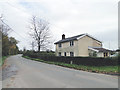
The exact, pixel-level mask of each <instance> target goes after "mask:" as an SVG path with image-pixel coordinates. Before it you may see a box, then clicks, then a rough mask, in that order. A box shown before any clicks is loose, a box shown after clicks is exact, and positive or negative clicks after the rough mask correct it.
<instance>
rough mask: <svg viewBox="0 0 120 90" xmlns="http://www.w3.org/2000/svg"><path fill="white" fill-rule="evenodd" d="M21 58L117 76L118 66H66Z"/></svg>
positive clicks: (64, 65)
mask: <svg viewBox="0 0 120 90" xmlns="http://www.w3.org/2000/svg"><path fill="white" fill-rule="evenodd" d="M23 57H24V58H27V59H31V60H34V61H39V62H44V63H48V64H54V65H59V66H63V67H68V68H73V69H77V70H83V71H88V72H94V73H103V74H111V75H118V66H100V67H98V66H84V65H76V64H66V63H61V62H51V61H45V60H41V59H35V58H30V57H28V56H23Z"/></svg>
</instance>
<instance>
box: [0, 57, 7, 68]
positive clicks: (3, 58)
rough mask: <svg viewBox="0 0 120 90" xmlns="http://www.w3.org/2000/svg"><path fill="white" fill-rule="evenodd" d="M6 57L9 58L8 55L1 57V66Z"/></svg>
mask: <svg viewBox="0 0 120 90" xmlns="http://www.w3.org/2000/svg"><path fill="white" fill-rule="evenodd" d="M6 58H8V56H2V58H0V66H2V65H3V64H4V61H5V60H6Z"/></svg>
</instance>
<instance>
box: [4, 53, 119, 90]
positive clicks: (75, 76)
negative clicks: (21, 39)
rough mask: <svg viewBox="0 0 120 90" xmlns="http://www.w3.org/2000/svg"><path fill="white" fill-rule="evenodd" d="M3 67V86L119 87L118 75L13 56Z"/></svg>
mask: <svg viewBox="0 0 120 90" xmlns="http://www.w3.org/2000/svg"><path fill="white" fill-rule="evenodd" d="M5 64H6V67H5V68H4V69H3V72H2V78H3V82H2V84H3V88H118V77H117V76H110V75H104V74H96V73H90V72H85V71H79V70H74V69H69V68H65V67H60V66H56V65H51V64H45V63H41V62H37V61H32V60H28V59H25V58H22V57H21V55H15V56H11V57H9V58H8V59H7V60H6V63H5Z"/></svg>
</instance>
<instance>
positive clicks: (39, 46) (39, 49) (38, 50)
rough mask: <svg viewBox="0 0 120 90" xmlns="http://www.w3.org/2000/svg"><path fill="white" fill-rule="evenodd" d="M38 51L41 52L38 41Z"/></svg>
mask: <svg viewBox="0 0 120 90" xmlns="http://www.w3.org/2000/svg"><path fill="white" fill-rule="evenodd" d="M38 52H40V43H38Z"/></svg>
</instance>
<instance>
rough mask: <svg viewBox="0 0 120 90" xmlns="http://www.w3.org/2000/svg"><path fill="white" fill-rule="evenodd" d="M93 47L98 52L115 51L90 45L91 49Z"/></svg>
mask: <svg viewBox="0 0 120 90" xmlns="http://www.w3.org/2000/svg"><path fill="white" fill-rule="evenodd" d="M91 48H92V50H96V51H98V52H113V51H112V50H108V49H105V48H102V47H89V49H91Z"/></svg>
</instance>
